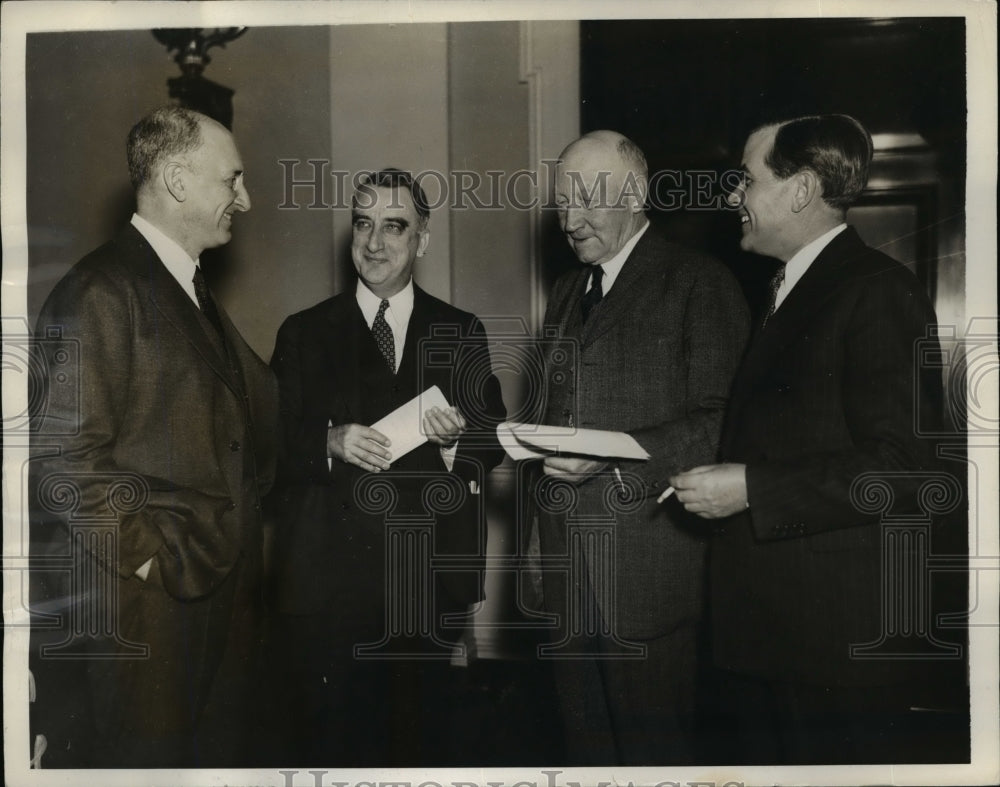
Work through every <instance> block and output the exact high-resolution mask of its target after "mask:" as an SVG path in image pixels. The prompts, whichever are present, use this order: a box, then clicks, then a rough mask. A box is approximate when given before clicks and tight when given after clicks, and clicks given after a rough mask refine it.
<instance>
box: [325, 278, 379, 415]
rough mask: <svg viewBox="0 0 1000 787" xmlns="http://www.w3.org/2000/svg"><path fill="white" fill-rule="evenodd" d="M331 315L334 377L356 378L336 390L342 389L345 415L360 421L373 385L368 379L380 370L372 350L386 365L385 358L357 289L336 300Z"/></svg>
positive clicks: (329, 350) (329, 335) (330, 352)
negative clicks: (366, 396) (369, 323)
mask: <svg viewBox="0 0 1000 787" xmlns="http://www.w3.org/2000/svg"><path fill="white" fill-rule="evenodd" d="M327 316H328V319H329V321H330V328H329V330H328V331H327V332H326V335H325V336H324V337H323V338H324V341H325V342H326V348H327V349H326V356H327V358H329V360H330V366H331V369H332V371H331V374H332V376H333V379H334V381H349V380H354V381H356V382H355V383H353V384H335V385H334V389H335V390H337V391H339V392H340V394H341V397H342V399H343V404H344V405H345V406H346V407H347V411H348V412H347V413H346V414H345V417H347V418H348V419H354V420H358V419H361V418H362V415H361V413H362V411H363V408H362V401H361V400H362V397H363V396H364V391H365V390H368V388H369V385H368V384H367V382H366V381H368V380H370V378H372V377H373V376H374V375H375V373H376V367H375V365H374V361H375V359H374V358H373V357H372V355H373V353H372V351H374V355H375V356H377V360H378V361H380V362H381V363H382V365H383V366H384V365H385V360H384V359H383V358H382V354H381V353H380V352H379V349H378V345H377V344H376V343H375V339H374V337H372V335H371V331H370V330H369V329H368V326H367V325H366V324H365V317H364V314H362V313H361V307H360V306H358V302H357V299H356V298H355V297H354V293H353V292H351V293H344V295H343V297H341V298H337V299H335V300H334V301H332V302H331V309H330V313H329V314H328V315H327ZM369 345H370V346H369Z"/></svg>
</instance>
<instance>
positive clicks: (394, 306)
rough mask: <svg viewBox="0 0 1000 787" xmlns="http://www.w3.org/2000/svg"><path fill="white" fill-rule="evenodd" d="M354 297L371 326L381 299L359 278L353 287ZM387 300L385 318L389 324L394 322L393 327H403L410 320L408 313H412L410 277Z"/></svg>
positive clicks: (411, 283) (411, 280) (411, 282)
mask: <svg viewBox="0 0 1000 787" xmlns="http://www.w3.org/2000/svg"><path fill="white" fill-rule="evenodd" d="M354 297H355V298H356V299H357V301H358V306H360V307H361V313H362V314H363V315H364V317H365V322H366V323H368V327H369V328H371V327H372V323H373V322H375V317H376V315H377V314H378V310H379V306H380V305H381V304H382V299H381V298H379V297H378V296H377V295H376V294H375V293H373V292H372V291H371V290H369V289H368V286H367V285H366V284H365V283H364V282H363V281H361V279H358V283H357V286H356V287H355V289H354ZM387 300H388V301H389V308H388V309H387V310H386V312H385V316H386V320H387V321H388V322H389V324H390V325H392V324H393V323H395V326H394V327H397V328H403V327H405V326H406V325H407V323H409V321H410V315H411V314H413V279H412V277H411V278H410V280H409V281H408V282H407V283H406V286H405V287H403V289H401V290H400V291H399V292H397V293H396V294H395V295H393V296H392V297H391V298H388V299H387Z"/></svg>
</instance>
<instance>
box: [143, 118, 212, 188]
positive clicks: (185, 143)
mask: <svg viewBox="0 0 1000 787" xmlns="http://www.w3.org/2000/svg"><path fill="white" fill-rule="evenodd" d="M203 119H204V116H203V115H200V114H199V113H197V112H192V111H191V110H189V109H184V108H182V107H175V106H168V107H160V108H159V109H156V110H153V111H152V112H150V113H149V114H148V115H146V117H144V118H143V119H142V120H140V121H139V122H138V123H136V124H135V125H134V126H132V130H131V131H129V133H128V143H127V144H126V153H127V155H128V176H129V180H131V181H132V188H134V189H135V190H136V191H138V190H139V189H140V188H141V187H142V186H144V185H145V184H146V183H148V182H149V180H150V178H152V177H153V172H154V171H155V169H156V166H157V164H159V163H160V162H162V161H163V160H164V159H165V158H168V157H170V156H179V155H182V154H184V153H190V152H191V151H192V150H195V149H197V148H198V147H199V146H200V145H201V141H202V140H201V121H202V120H203Z"/></svg>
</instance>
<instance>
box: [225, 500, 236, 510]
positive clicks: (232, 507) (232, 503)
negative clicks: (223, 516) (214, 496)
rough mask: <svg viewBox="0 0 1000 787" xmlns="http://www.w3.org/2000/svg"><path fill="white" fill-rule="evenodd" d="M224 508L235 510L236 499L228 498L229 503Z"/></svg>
mask: <svg viewBox="0 0 1000 787" xmlns="http://www.w3.org/2000/svg"><path fill="white" fill-rule="evenodd" d="M226 508H228V509H229V510H230V511H233V510H235V509H236V501H235V500H230V501H229V505H228V506H226Z"/></svg>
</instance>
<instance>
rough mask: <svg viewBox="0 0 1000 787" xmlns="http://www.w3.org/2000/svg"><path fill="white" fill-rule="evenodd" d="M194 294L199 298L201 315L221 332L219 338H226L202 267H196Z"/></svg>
mask: <svg viewBox="0 0 1000 787" xmlns="http://www.w3.org/2000/svg"><path fill="white" fill-rule="evenodd" d="M194 294H195V295H197V296H198V306H199V307H200V308H201V313H202V314H204V315H205V317H207V318H208V321H209V322H210V323H212V327H213V328H215V330H217V331H218V332H219V336H225V333H224V332H223V330H222V318H221V317H219V310H218V309H216V308H215V301H213V300H212V293H210V292H209V291H208V284H207V282H206V281H205V274H204V273H202V272H201V266H200V265H195V266H194Z"/></svg>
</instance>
